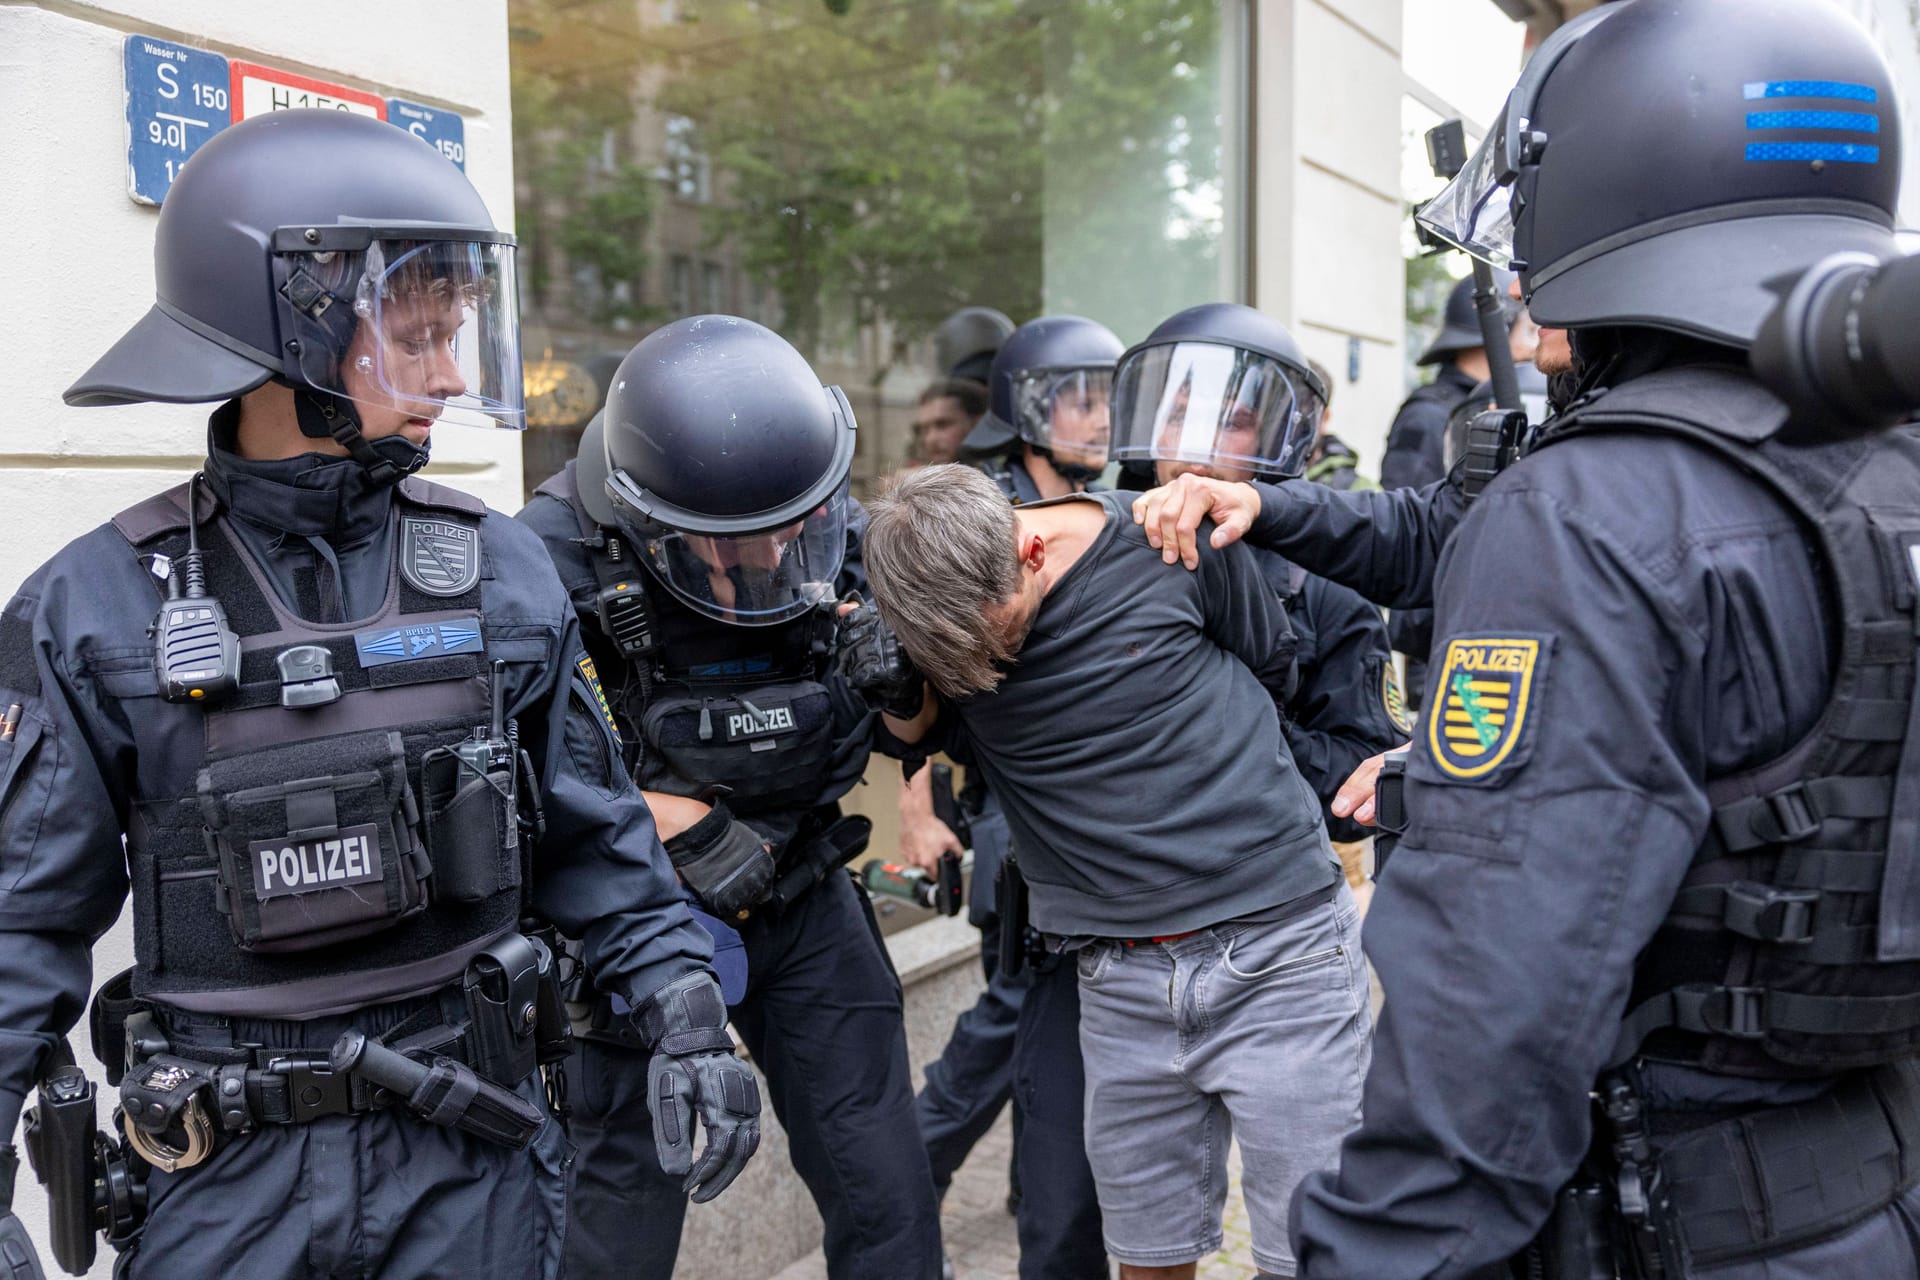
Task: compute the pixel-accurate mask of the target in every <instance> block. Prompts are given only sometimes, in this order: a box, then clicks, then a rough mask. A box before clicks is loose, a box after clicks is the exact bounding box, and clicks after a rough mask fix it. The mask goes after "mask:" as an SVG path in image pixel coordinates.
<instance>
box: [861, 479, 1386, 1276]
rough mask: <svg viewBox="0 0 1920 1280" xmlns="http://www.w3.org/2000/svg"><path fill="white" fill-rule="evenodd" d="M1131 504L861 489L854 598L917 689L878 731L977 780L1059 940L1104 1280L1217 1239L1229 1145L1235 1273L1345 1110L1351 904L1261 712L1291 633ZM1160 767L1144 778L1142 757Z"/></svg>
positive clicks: (1355, 1011)
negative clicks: (882, 629)
mask: <svg viewBox="0 0 1920 1280" xmlns="http://www.w3.org/2000/svg"><path fill="white" fill-rule="evenodd" d="M1130 502H1131V496H1130V495H1129V496H1126V497H1121V496H1119V495H1114V494H1085V495H1075V496H1071V497H1067V498H1062V499H1059V500H1055V501H1048V502H1039V503H1031V504H1027V505H1024V506H1021V507H1019V508H1014V507H1010V506H1009V505H1008V504H1007V501H1006V499H1005V497H1004V496H1003V495H1002V494H1001V493H1000V491H999V489H998V488H996V487H995V486H994V484H993V482H992V481H991V480H989V479H988V478H987V477H985V476H983V475H981V474H980V473H979V472H977V471H974V470H972V469H971V468H966V467H960V466H939V467H928V468H925V469H923V470H920V471H915V472H912V473H909V474H908V475H906V476H905V477H903V478H902V479H901V480H900V481H899V482H898V483H897V484H896V485H895V487H894V488H893V489H892V490H891V491H889V492H887V493H885V494H883V495H882V496H881V497H879V498H878V499H876V500H875V502H874V503H873V504H872V507H871V517H872V523H871V524H870V526H869V530H868V545H867V568H868V574H869V577H870V580H871V582H872V585H873V589H874V596H875V601H876V603H877V604H878V606H879V608H880V612H881V614H882V616H883V617H884V618H885V619H886V620H887V622H888V623H889V624H890V625H891V626H892V628H893V629H894V631H895V633H896V634H897V636H898V638H899V640H900V643H901V646H902V647H903V648H904V649H905V651H906V653H907V654H908V655H909V656H910V657H911V658H912V659H913V661H914V662H915V664H916V665H918V667H919V668H920V670H921V672H922V673H923V674H924V675H925V676H926V678H927V680H928V682H929V683H930V684H931V685H932V686H933V688H934V689H935V690H937V691H938V694H939V697H938V698H931V697H930V698H928V699H927V700H926V701H925V703H924V705H923V706H922V707H921V709H920V711H919V713H918V714H917V715H916V716H915V717H914V718H913V719H912V720H910V721H908V720H899V719H895V718H893V717H891V716H889V717H887V718H886V729H887V730H888V732H889V733H891V734H892V736H893V737H895V738H896V739H898V741H899V743H901V744H903V745H905V746H907V747H908V748H909V750H910V751H918V752H932V751H937V750H941V749H949V750H952V749H959V750H964V751H966V752H967V753H969V755H970V756H971V758H973V759H974V760H975V761H976V762H977V764H978V767H979V768H980V769H981V771H982V772H983V774H984V775H985V777H986V779H987V783H988V785H989V786H990V787H991V789H992V790H993V791H994V793H995V794H996V795H998V796H999V797H1000V798H1001V801H1002V804H1003V805H1004V807H1005V809H1006V812H1007V818H1008V822H1009V825H1010V827H1011V829H1012V832H1013V843H1014V846H1015V847H1016V848H1018V849H1019V850H1020V858H1021V869H1022V871H1023V872H1024V873H1025V878H1026V880H1027V883H1028V885H1029V889H1030V894H1031V921H1032V924H1033V926H1034V927H1035V928H1036V929H1038V930H1039V931H1041V933H1042V934H1043V936H1044V938H1045V940H1046V943H1047V945H1048V946H1049V947H1050V948H1052V949H1053V950H1055V951H1057V952H1069V951H1071V952H1074V953H1076V963H1077V968H1078V977H1079V984H1080V997H1081V1010H1082V1014H1081V1016H1082V1021H1081V1033H1080V1043H1081V1049H1082V1052H1083V1056H1084V1058H1085V1066H1086V1080H1087V1100H1086V1141H1087V1155H1088V1158H1089V1160H1090V1162H1091V1164H1092V1166H1093V1174H1094V1180H1095V1182H1096V1184H1097V1186H1098V1190H1099V1197H1100V1208H1101V1215H1102V1218H1103V1220H1104V1225H1105V1234H1106V1245H1107V1250H1108V1252H1109V1253H1110V1254H1112V1255H1113V1256H1114V1257H1115V1258H1116V1259H1118V1260H1119V1261H1120V1263H1121V1274H1122V1276H1123V1277H1124V1278H1125V1280H1184V1278H1186V1277H1191V1276H1192V1275H1193V1274H1194V1264H1195V1263H1196V1262H1197V1261H1198V1260H1199V1259H1200V1258H1202V1257H1204V1256H1206V1255H1207V1254H1210V1253H1212V1252H1214V1251H1216V1250H1218V1249H1219V1248H1220V1244H1221V1229H1220V1219H1221V1210H1222V1207H1223V1205H1224V1203H1225V1199H1226V1190H1227V1187H1226V1157H1227V1143H1228V1142H1229V1140H1230V1139H1232V1138H1238V1139H1239V1142H1240V1147H1241V1151H1242V1155H1243V1158H1244V1165H1245V1177H1244V1180H1243V1187H1244V1191H1245V1195H1246V1200H1247V1205H1248V1210H1249V1214H1250V1216H1251V1217H1252V1220H1253V1237H1254V1257H1255V1260H1256V1261H1257V1262H1258V1263H1259V1265H1260V1267H1261V1270H1262V1274H1263V1275H1270V1276H1290V1275H1292V1274H1293V1272H1294V1266H1293V1256H1292V1254H1291V1252H1290V1251H1289V1247H1288V1244H1287V1236H1286V1229H1287V1204H1288V1199H1289V1197H1290V1196H1291V1195H1292V1192H1293V1188H1294V1187H1295V1186H1296V1185H1297V1184H1298V1183H1299V1182H1300V1180H1301V1179H1302V1178H1303V1177H1304V1176H1305V1175H1306V1174H1307V1173H1308V1172H1310V1171H1312V1170H1315V1169H1321V1168H1327V1167H1330V1165H1331V1162H1332V1160H1333V1158H1334V1155H1335V1152H1336V1151H1337V1149H1338V1146H1339V1142H1340V1140H1341V1137H1342V1135H1344V1134H1345V1133H1346V1132H1347V1131H1348V1130H1349V1129H1350V1128H1352V1127H1353V1126H1354V1125H1355V1124H1356V1123H1357V1122H1358V1120H1359V1098H1360V1082H1361V1079H1362V1077H1363V1076H1364V1075H1365V1072H1366V1066H1367V1058H1368V1037H1369V1033H1370V1022H1369V1014H1368V1008H1367V983H1366V976H1365V971H1364V968H1363V966H1362V964H1361V961H1360V950H1359V946H1358V939H1357V918H1356V912H1355V909H1354V905H1353V899H1352V896H1351V894H1350V893H1349V892H1348V890H1347V887H1346V883H1345V881H1344V879H1343V878H1342V877H1341V876H1340V874H1339V870H1338V866H1337V864H1336V863H1335V861H1334V859H1333V855H1332V851H1331V850H1330V848H1329V846H1328V844H1327V835H1326V828H1325V824H1324V822H1323V820H1322V817H1321V808H1320V803H1319V801H1318V800H1317V799H1316V798H1315V796H1314V793H1313V791H1312V790H1311V789H1310V788H1309V787H1308V786H1307V785H1306V783H1305V782H1304V781H1303V780H1302V778H1301V775H1300V772H1299V770H1298V769H1297V768H1296V766H1295V764H1294V761H1293V757H1292V755H1291V754H1290V752H1289V750H1288V747H1287V744H1286V739H1285V737H1284V736H1283V734H1282V732H1281V723H1280V717H1279V715H1278V714H1276V711H1275V707H1276V705H1277V704H1278V703H1280V702H1282V701H1284V699H1285V698H1286V697H1287V696H1288V694H1289V693H1290V691H1291V689H1292V687H1293V684H1294V680H1295V669H1294V668H1295V663H1294V653H1295V639H1294V635H1293V632H1292V630H1291V628H1290V626H1289V624H1288V622H1287V617H1286V613H1285V611H1284V610H1283V608H1282V607H1281V604H1280V602H1279V600H1278V599H1277V598H1276V597H1275V595H1274V593H1273V591H1272V590H1271V588H1270V587H1269V586H1268V584H1267V583H1266V581H1265V580H1264V578H1263V577H1262V575H1261V571H1260V568H1259V566H1258V564H1257V563H1256V562H1255V560H1254V558H1253V556H1252V555H1251V554H1250V553H1249V552H1247V551H1246V550H1245V549H1236V550H1235V551H1233V552H1230V553H1228V554H1227V555H1222V556H1211V557H1208V558H1207V560H1206V561H1205V562H1204V563H1203V565H1202V566H1201V571H1200V572H1199V573H1198V574H1185V573H1181V572H1178V571H1169V570H1168V569H1167V568H1166V567H1165V566H1164V565H1162V564H1160V563H1159V555H1158V552H1157V551H1155V550H1154V549H1153V548H1152V547H1151V546H1149V545H1148V543H1147V540H1146V538H1145V536H1144V534H1143V533H1142V532H1141V531H1140V530H1139V529H1137V528H1135V527H1134V525H1133V523H1132V520H1131V518H1130V516H1129V514H1128V508H1129V505H1130ZM1169 760H1172V761H1176V762H1178V764H1177V766H1176V768H1177V773H1176V774H1175V775H1174V776H1173V777H1172V778H1171V779H1170V778H1169V776H1168V773H1167V770H1166V762H1167V761H1169Z"/></svg>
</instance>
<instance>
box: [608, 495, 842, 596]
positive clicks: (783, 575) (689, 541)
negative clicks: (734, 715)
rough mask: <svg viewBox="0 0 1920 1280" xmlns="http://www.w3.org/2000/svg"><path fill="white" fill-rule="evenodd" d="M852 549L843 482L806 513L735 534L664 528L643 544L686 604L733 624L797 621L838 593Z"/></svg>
mask: <svg viewBox="0 0 1920 1280" xmlns="http://www.w3.org/2000/svg"><path fill="white" fill-rule="evenodd" d="M846 551H847V498H846V490H845V488H844V487H843V488H842V489H841V490H840V491H838V492H836V493H835V494H834V495H833V496H832V497H830V498H828V499H827V500H826V501H825V502H823V503H821V504H820V505H819V506H818V507H815V508H814V509H813V510H812V511H811V512H809V513H808V514H807V515H806V516H805V517H803V518H801V519H799V520H797V521H795V522H794V523H792V524H789V525H785V526H783V527H781V528H778V529H774V530H770V531H769V532H766V533H753V534H742V535H737V536H732V537H723V536H716V535H711V534H702V533H681V532H680V531H679V530H677V529H669V530H663V531H661V532H659V533H656V534H654V535H652V536H651V537H648V538H645V539H644V540H642V542H641V553H642V554H643V555H644V556H645V557H646V561H647V565H648V567H649V568H651V569H652V570H653V573H654V576H655V577H657V578H659V579H660V582H661V583H662V585H664V586H665V587H666V588H667V590H669V591H671V592H673V594H674V595H675V596H678V597H679V598H680V600H681V601H682V602H684V603H685V604H686V605H687V606H688V607H689V608H691V609H693V610H695V611H696V612H698V613H703V614H705V615H706V616H707V617H709V618H713V619H716V620H718V621H720V622H726V623H731V624H733V625H735V626H748V627H756V626H770V625H772V624H774V623H777V622H786V621H787V620H789V619H791V618H797V617H799V616H800V615H801V614H803V613H805V612H807V610H809V609H811V608H813V607H814V606H815V605H818V604H820V603H822V602H823V601H826V600H831V599H833V598H834V596H835V595H837V594H838V592H837V591H836V588H835V582H836V579H838V577H839V576H840V565H841V562H842V560H843V559H844V558H845V557H846Z"/></svg>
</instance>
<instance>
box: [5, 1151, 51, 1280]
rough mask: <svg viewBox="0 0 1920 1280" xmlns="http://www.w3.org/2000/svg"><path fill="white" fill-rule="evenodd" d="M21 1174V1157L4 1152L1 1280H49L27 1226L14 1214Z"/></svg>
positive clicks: (13, 1152) (16, 1153) (14, 1152)
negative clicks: (15, 1188)
mask: <svg viewBox="0 0 1920 1280" xmlns="http://www.w3.org/2000/svg"><path fill="white" fill-rule="evenodd" d="M19 1172H20V1155H19V1153H18V1152H16V1151H15V1150H14V1149H13V1148H12V1147H5V1148H0V1280H46V1272H44V1271H42V1270H41V1269H40V1255H39V1254H37V1253H35V1252H34V1249H33V1241H32V1240H30V1239H28V1238H27V1226H26V1224H25V1223H24V1222H22V1221H20V1219H19V1218H17V1217H15V1216H14V1213H13V1180H14V1176H15V1175H16V1174H18V1173H19Z"/></svg>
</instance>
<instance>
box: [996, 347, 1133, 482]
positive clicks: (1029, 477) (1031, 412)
mask: <svg viewBox="0 0 1920 1280" xmlns="http://www.w3.org/2000/svg"><path fill="white" fill-rule="evenodd" d="M1123 349H1124V344H1123V343H1122V342H1121V341H1120V339H1118V338H1116V337H1115V336H1114V335H1113V331H1112V330H1111V329H1108V328H1107V327H1106V326H1105V325H1103V324H1098V323H1096V322H1094V321H1092V320H1088V319H1085V318H1084V317H1081V316H1041V317H1040V318H1039V319H1037V320H1029V321H1028V322H1027V323H1025V324H1023V325H1021V326H1020V327H1019V328H1018V329H1016V330H1014V332H1013V335H1012V336H1011V337H1009V338H1008V339H1007V340H1006V342H1005V344H1004V345H1002V346H1001V348H1000V350H999V352H998V353H997V354H995V356H994V358H993V366H992V368H991V370H990V371H989V373H988V377H987V416H986V417H984V418H982V419H981V420H980V422H979V424H978V425H977V426H975V427H974V429H973V431H972V433H971V434H970V435H968V437H967V439H966V443H965V444H964V445H963V446H962V456H972V457H976V458H979V459H981V462H980V466H981V467H982V469H983V470H985V471H986V473H987V474H988V475H989V476H990V477H992V478H993V481H994V483H996V484H998V485H999V486H1000V488H1001V489H1002V490H1003V491H1005V492H1006V494H1007V497H1008V498H1009V499H1010V500H1012V501H1014V502H1038V501H1040V500H1041V499H1042V498H1060V497H1065V496H1066V495H1067V494H1069V493H1079V492H1082V491H1083V490H1085V489H1086V487H1087V486H1088V485H1089V484H1090V483H1092V482H1093V481H1094V480H1095V479H1096V478H1097V477H1098V476H1099V475H1100V473H1101V471H1102V470H1104V469H1105V468H1106V465H1107V433H1108V430H1109V424H1108V419H1107V395H1108V392H1109V391H1110V390H1111V388H1112V384H1113V362H1114V361H1115V360H1116V359H1118V358H1119V356H1120V352H1121V351H1122V350H1123Z"/></svg>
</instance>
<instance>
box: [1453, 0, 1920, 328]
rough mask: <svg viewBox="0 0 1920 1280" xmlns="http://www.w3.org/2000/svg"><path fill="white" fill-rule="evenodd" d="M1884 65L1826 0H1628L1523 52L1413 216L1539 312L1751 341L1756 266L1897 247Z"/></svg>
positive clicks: (1896, 132) (1763, 301)
mask: <svg viewBox="0 0 1920 1280" xmlns="http://www.w3.org/2000/svg"><path fill="white" fill-rule="evenodd" d="M1900 146H1901V139H1900V118H1899V110H1898V105H1897V102H1896V100H1895V95H1894V91H1893V83H1892V79H1891V77H1890V75H1889V73H1888V70H1887V64H1886V61H1885V59H1884V58H1883V57H1882V55H1881V53H1880V51H1879V50H1878V49H1877V48H1876V47H1875V45H1874V42H1873V39H1872V37H1870V36H1869V35H1868V34H1867V33H1866V32H1865V31H1864V30H1862V29H1861V27H1860V26H1859V25H1858V24H1857V23H1856V22H1854V21H1853V20H1852V19H1851V18H1849V17H1847V16H1846V15H1845V14H1843V13H1841V12H1840V11H1838V10H1837V9H1836V8H1835V7H1834V6H1832V5H1831V4H1828V3H1824V2H1823V0H1689V2H1688V3H1686V4H1674V3H1671V2H1670V0H1627V2H1626V3H1620V4H1611V5H1605V6H1602V7H1600V8H1598V9H1595V10H1592V11H1591V12H1589V13H1586V14H1583V15H1581V16H1580V17H1578V18H1576V19H1574V20H1573V21H1572V22H1569V23H1568V24H1566V25H1565V26H1564V27H1562V28H1560V29H1559V30H1558V31H1556V32H1555V33H1554V34H1553V35H1552V36H1550V37H1548V39H1547V40H1546V41H1545V42H1543V43H1542V44H1541V46H1540V48H1539V50H1538V51H1537V52H1536V53H1535V54H1534V55H1533V59H1532V61H1531V62H1529V63H1528V65H1527V68H1526V70H1525V71H1524V72H1523V73H1522V74H1521V77H1520V80H1519V82H1518V83H1517V84H1516V85H1515V86H1514V89H1513V92H1512V93H1511V94H1510V95H1509V97H1508V99H1507V105H1506V107H1505V108H1504V109H1503V111H1502V112H1501V114H1500V116H1499V117H1498V118H1497V119H1496V120H1495V122H1494V125H1493V128H1492V129H1490V130H1489V131H1488V134H1487V138H1486V141H1485V142H1484V143H1483V144H1482V145H1481V147H1480V149H1479V151H1478V152H1476V153H1475V155H1474V157H1473V158H1472V159H1471V160H1470V161H1468V163H1467V166H1466V167H1465V168H1464V169H1462V170H1461V172H1460V174H1459V176H1458V177H1456V178H1455V179H1454V181H1453V183H1452V184H1451V185H1450V186H1449V187H1448V188H1447V189H1446V190H1445V191H1443V192H1442V193H1441V194H1440V196H1439V197H1438V198H1436V199H1435V200H1434V201H1433V202H1432V203H1431V204H1429V205H1427V206H1425V207H1424V208H1423V209H1422V210H1421V212H1420V215H1419V217H1420V221H1421V222H1422V223H1423V224H1424V225H1426V226H1427V227H1429V228H1430V229H1432V230H1433V231H1434V232H1436V233H1437V234H1439V235H1440V236H1441V237H1443V238H1444V239H1446V240H1448V241H1450V242H1451V243H1453V244H1457V245H1459V246H1460V247H1461V248H1463V249H1465V250H1467V251H1468V252H1469V253H1472V254H1474V255H1475V256H1478V257H1481V258H1484V259H1485V260H1487V261H1490V262H1493V263H1495V264H1496V265H1511V267H1512V268H1513V269H1514V270H1515V271H1517V272H1518V273H1519V275H1520V280H1521V285H1522V288H1523V289H1524V291H1525V293H1526V295H1527V302H1528V305H1529V306H1530V307H1531V309H1532V312H1533V316H1534V319H1536V320H1537V321H1539V322H1540V323H1541V324H1543V325H1551V326H1554V327H1558V328H1575V327H1580V326H1595V325H1630V326H1645V327H1649V328H1655V329H1663V330H1667V331H1670V332H1673V333H1678V334H1683V335H1687V336H1690V337H1694V338H1699V339H1704V340H1706V341H1708V342H1716V343H1722V344H1731V345H1735V346H1742V347H1744V346H1747V345H1749V344H1750V343H1751V342H1752V341H1753V339H1754V337H1755V335H1756V334H1757V332H1758V331H1759V328H1760V323H1761V320H1762V319H1763V318H1764V317H1765V315H1766V314H1767V312H1768V311H1769V310H1770V308H1771V305H1772V302H1773V297H1772V295H1771V294H1769V293H1768V292H1767V290H1766V288H1765V283H1766V281H1768V280H1770V279H1773V278H1775V277H1778V276H1780V275H1783V274H1787V273H1792V272H1796V271H1799V270H1802V269H1804V268H1805V267H1807V266H1809V265H1810V264H1812V263H1813V262H1815V261H1817V260H1818V259H1820V258H1822V257H1825V256H1826V255H1828V254H1831V253H1836V252H1845V251H1858V252H1865V253H1869V254H1871V255H1873V256H1874V257H1875V258H1878V259H1884V258H1886V257H1888V256H1890V255H1891V254H1892V253H1893V252H1894V248H1893V235H1892V226H1893V216H1894V207H1895V202H1896V200H1897V197H1898V192H1899V186H1900V158H1901V157H1900Z"/></svg>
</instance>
